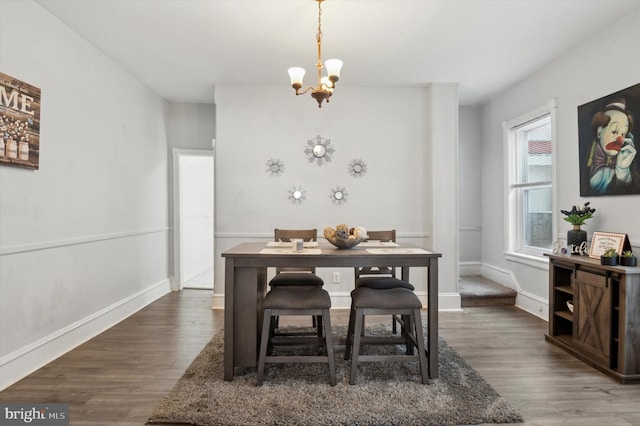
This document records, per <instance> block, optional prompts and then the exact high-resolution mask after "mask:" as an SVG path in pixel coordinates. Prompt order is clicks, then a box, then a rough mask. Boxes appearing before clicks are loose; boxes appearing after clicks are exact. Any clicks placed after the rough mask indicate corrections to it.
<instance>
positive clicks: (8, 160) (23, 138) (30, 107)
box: [0, 73, 40, 170]
mask: <svg viewBox="0 0 640 426" xmlns="http://www.w3.org/2000/svg"><path fill="white" fill-rule="evenodd" d="M0 165H5V166H14V167H23V168H27V169H33V170H38V168H39V167H40V89H39V88H37V87H35V86H32V85H30V84H27V83H25V82H23V81H20V80H18V79H16V78H13V77H11V76H8V75H6V74H3V73H0Z"/></svg>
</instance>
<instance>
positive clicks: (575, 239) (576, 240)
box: [567, 225, 587, 254]
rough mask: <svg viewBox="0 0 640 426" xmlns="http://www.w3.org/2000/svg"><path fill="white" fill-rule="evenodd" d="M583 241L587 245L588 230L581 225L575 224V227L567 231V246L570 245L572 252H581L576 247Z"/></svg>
mask: <svg viewBox="0 0 640 426" xmlns="http://www.w3.org/2000/svg"><path fill="white" fill-rule="evenodd" d="M575 228H578V229H575ZM583 243H584V244H585V245H586V243H587V231H583V230H582V229H580V227H579V226H576V225H574V229H572V230H570V231H567V246H569V250H570V251H571V253H572V254H573V253H580V251H579V250H574V247H575V248H579V247H580V246H581V245H582V244H583Z"/></svg>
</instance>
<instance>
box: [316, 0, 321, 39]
mask: <svg viewBox="0 0 640 426" xmlns="http://www.w3.org/2000/svg"><path fill="white" fill-rule="evenodd" d="M316 40H317V41H318V43H320V41H321V40H322V1H319V2H318V32H317V33H316Z"/></svg>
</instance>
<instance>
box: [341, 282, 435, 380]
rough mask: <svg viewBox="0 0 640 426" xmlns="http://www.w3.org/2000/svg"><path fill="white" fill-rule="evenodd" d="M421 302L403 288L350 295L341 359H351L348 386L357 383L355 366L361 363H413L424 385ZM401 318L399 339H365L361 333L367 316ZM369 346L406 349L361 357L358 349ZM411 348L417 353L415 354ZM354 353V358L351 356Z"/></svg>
mask: <svg viewBox="0 0 640 426" xmlns="http://www.w3.org/2000/svg"><path fill="white" fill-rule="evenodd" d="M421 309H422V302H420V299H419V298H418V296H416V295H415V293H414V292H413V291H411V290H408V289H406V288H391V289H386V290H377V289H371V288H367V287H358V288H356V289H355V290H353V291H352V292H351V313H350V314H349V328H348V331H347V345H346V349H345V355H344V359H345V360H348V359H349V358H351V377H350V380H349V383H351V384H352V385H354V384H355V383H356V375H357V372H358V364H359V363H360V362H379V361H415V360H417V361H418V362H419V364H420V374H421V378H422V383H423V384H426V383H427V380H428V375H427V358H426V352H425V346H424V336H423V329H422V317H421V315H420V310H421ZM388 314H391V315H394V316H395V315H400V316H402V318H403V321H402V330H401V335H400V336H381V337H379V336H367V335H366V332H365V331H364V329H363V328H364V317H365V316H366V315H388ZM371 344H383V345H398V344H404V345H405V346H406V354H391V355H362V354H360V349H361V346H364V345H371ZM414 348H415V349H417V353H416V351H414ZM352 352H353V354H352Z"/></svg>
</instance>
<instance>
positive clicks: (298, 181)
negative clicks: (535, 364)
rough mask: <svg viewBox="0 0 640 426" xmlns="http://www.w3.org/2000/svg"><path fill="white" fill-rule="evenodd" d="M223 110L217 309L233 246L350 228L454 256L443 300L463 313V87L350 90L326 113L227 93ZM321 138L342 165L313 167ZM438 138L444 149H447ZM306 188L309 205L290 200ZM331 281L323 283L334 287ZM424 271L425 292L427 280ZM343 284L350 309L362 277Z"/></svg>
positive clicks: (256, 93) (446, 258) (220, 95)
mask: <svg viewBox="0 0 640 426" xmlns="http://www.w3.org/2000/svg"><path fill="white" fill-rule="evenodd" d="M263 100H268V102H267V104H265V102H264V101H263ZM216 105H217V106H216V109H217V118H216V130H217V137H216V245H217V247H216V253H217V258H218V264H217V265H216V280H215V292H216V297H217V298H218V300H217V302H216V305H217V306H221V296H222V293H223V291H224V287H223V283H224V267H223V263H222V259H221V258H220V257H219V254H220V253H221V252H222V251H224V250H225V249H226V248H228V247H231V246H233V245H235V244H237V243H239V242H242V241H247V240H256V239H265V240H268V239H273V228H276V227H280V228H298V227H302V228H317V229H318V231H319V233H320V234H322V230H323V229H324V228H325V227H327V226H333V227H335V226H336V225H337V224H339V223H346V224H348V225H349V226H364V227H366V228H368V229H372V230H375V229H391V228H395V229H396V230H397V232H398V234H399V239H400V240H401V241H405V242H413V243H416V244H420V245H422V246H424V247H427V248H432V249H433V250H436V251H439V252H442V253H443V258H442V262H441V269H440V271H441V272H440V276H441V292H440V293H441V294H442V295H443V296H442V297H443V298H444V299H447V300H442V301H441V303H443V305H444V306H447V307H459V306H460V305H459V299H458V294H457V264H458V262H457V259H458V254H457V249H458V247H457V237H456V234H457V232H456V231H457V214H456V211H457V193H458V191H457V180H458V179H457V126H458V122H457V115H458V104H457V86H456V85H451V84H441V85H433V86H430V87H425V88H385V87H376V88H375V89H371V88H354V87H340V88H338V89H336V93H335V94H334V96H333V99H332V101H331V103H329V104H325V105H324V106H323V107H322V109H318V107H317V105H316V104H315V101H314V100H313V99H312V98H311V97H309V96H304V97H296V96H295V95H294V93H293V91H287V90H282V87H281V86H275V87H271V86H267V87H253V86H236V85H233V86H219V87H217V88H216ZM317 135H320V136H321V137H323V138H326V139H330V140H331V143H332V145H333V146H334V147H335V154H334V158H333V160H332V161H331V163H329V164H327V165H323V166H321V167H319V166H317V165H314V164H311V163H309V162H308V160H307V157H306V156H305V154H304V148H305V146H306V145H307V141H308V140H310V139H313V138H315V137H316V136H317ZM433 141H437V143H438V149H436V150H434V149H433V145H434V142H433ZM439 150H442V152H440V151H439ZM270 158H279V159H280V160H281V161H282V162H284V164H285V172H284V173H283V174H282V175H281V176H277V177H275V176H270V175H269V174H268V173H267V172H266V171H265V169H266V162H267V161H268V160H269V159H270ZM355 158H359V159H362V160H364V161H365V162H366V163H367V166H368V170H367V174H366V175H364V176H363V177H361V178H354V177H352V176H351V175H350V174H349V172H348V164H349V162H350V161H352V160H353V159H355ZM436 173H437V175H436ZM434 176H437V185H434V182H435V180H434V179H435V178H434ZM294 185H295V186H298V185H300V186H302V187H303V188H304V190H306V191H307V192H306V200H305V201H304V202H303V203H302V204H301V205H295V204H293V203H292V202H290V201H289V200H288V199H287V196H288V191H289V190H290V189H291V188H292V187H293V186H294ZM336 186H344V187H345V188H346V191H347V192H348V201H347V202H346V203H345V204H344V205H336V204H334V203H332V201H331V199H330V190H331V189H332V188H335V187H336ZM434 186H436V187H437V188H435V189H434V188H433V187H434ZM438 215H439V216H442V219H441V220H440V222H439V225H440V226H439V228H438V229H437V230H434V229H433V223H434V218H435V217H436V216H438ZM447 221H451V222H452V223H450V224H449V223H447ZM331 272H332V271H329V270H327V271H319V274H320V275H321V276H322V277H323V278H324V279H325V281H326V282H328V283H331ZM412 274H413V275H412V281H415V284H416V286H417V288H418V289H419V291H420V292H422V293H421V294H424V291H425V287H424V278H425V277H424V276H423V274H422V271H419V270H418V271H415V273H414V272H412ZM342 277H343V279H342V282H341V283H340V284H330V285H329V286H328V290H329V291H330V293H331V295H332V297H333V300H334V306H340V305H341V304H345V305H346V306H348V305H349V304H348V297H349V291H350V289H352V288H353V282H352V280H353V272H352V271H343V273H342Z"/></svg>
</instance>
